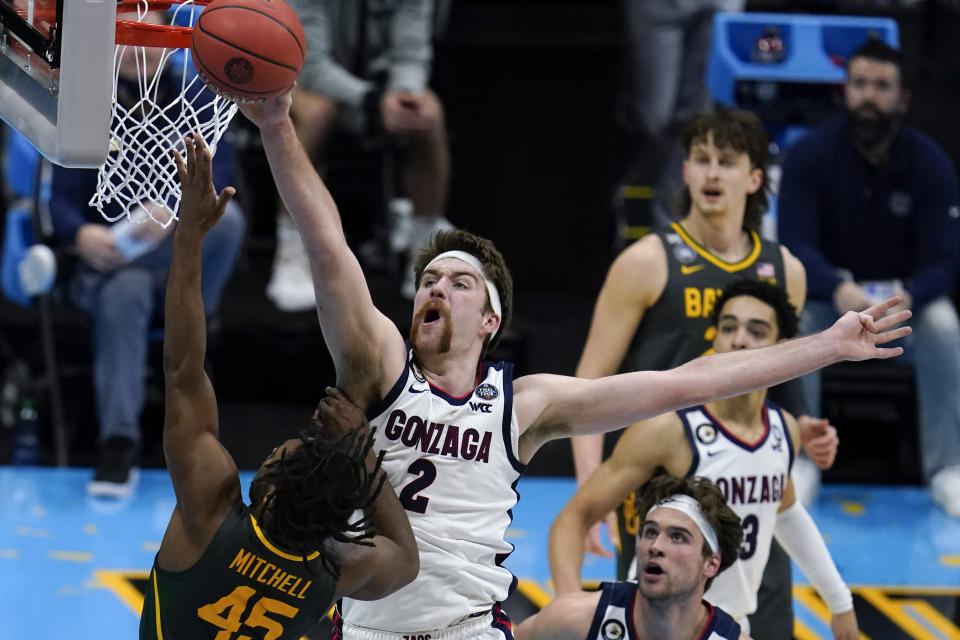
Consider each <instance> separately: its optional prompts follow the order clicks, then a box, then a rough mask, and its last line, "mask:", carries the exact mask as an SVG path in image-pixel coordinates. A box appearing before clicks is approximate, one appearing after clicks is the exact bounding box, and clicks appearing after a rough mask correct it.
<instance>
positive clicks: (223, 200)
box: [217, 187, 237, 215]
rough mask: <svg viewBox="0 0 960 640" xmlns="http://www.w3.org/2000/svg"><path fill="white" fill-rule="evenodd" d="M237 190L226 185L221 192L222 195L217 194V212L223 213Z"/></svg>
mask: <svg viewBox="0 0 960 640" xmlns="http://www.w3.org/2000/svg"><path fill="white" fill-rule="evenodd" d="M236 193H237V190H236V189H234V188H233V187H224V188H223V191H221V192H220V195H219V196H217V214H218V215H222V214H223V211H224V209H226V208H227V203H228V202H230V199H231V198H232V197H233V196H235V195H236Z"/></svg>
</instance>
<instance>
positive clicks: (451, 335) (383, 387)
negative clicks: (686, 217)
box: [241, 94, 910, 640]
mask: <svg viewBox="0 0 960 640" xmlns="http://www.w3.org/2000/svg"><path fill="white" fill-rule="evenodd" d="M290 101H291V98H290V95H289V94H286V95H284V96H281V97H279V98H277V99H274V100H267V101H265V102H264V103H260V104H244V105H241V110H242V111H243V112H244V114H245V115H246V116H247V117H248V118H249V119H250V120H251V121H252V122H254V123H255V124H256V125H257V126H258V127H259V129H260V134H261V140H262V141H263V146H264V150H265V152H266V155H267V158H268V161H269V163H270V167H271V171H272V173H273V177H274V180H275V182H276V183H277V187H278V189H279V191H280V194H281V196H282V198H283V201H284V205H285V206H286V208H287V210H288V211H290V213H291V215H292V217H293V220H294V221H295V223H296V225H297V227H298V230H299V232H300V235H301V237H302V238H303V239H304V244H305V246H306V249H307V253H308V256H309V259H310V263H311V271H312V276H313V283H314V289H315V293H316V299H317V313H318V315H319V319H320V326H321V329H322V331H323V335H324V339H325V341H326V344H327V347H328V348H329V350H330V352H331V355H332V357H333V361H334V363H335V365H336V369H337V384H338V386H340V387H341V388H342V389H344V391H345V393H346V394H347V395H348V396H349V397H350V398H351V399H353V400H354V401H355V402H357V404H358V405H359V406H361V407H362V408H364V409H365V411H366V412H367V415H369V416H371V419H370V424H371V426H374V427H376V428H377V431H376V433H375V435H374V448H375V449H376V450H377V451H385V452H386V455H385V457H384V470H385V471H386V472H387V475H388V478H389V480H390V482H391V483H392V484H393V485H394V487H395V489H396V490H397V491H398V492H399V496H400V502H401V504H403V505H404V507H405V509H406V510H407V514H408V516H409V518H410V522H411V527H412V529H413V531H414V535H415V536H416V538H417V544H418V548H419V551H420V566H421V570H420V574H419V576H418V577H417V579H416V580H414V581H413V582H412V583H410V584H409V585H407V586H406V587H403V588H402V589H400V590H398V591H397V592H396V593H394V594H393V595H391V596H388V597H387V598H385V599H383V600H382V601H380V602H377V603H366V602H362V601H359V600H357V599H353V598H345V599H344V600H343V607H342V615H341V616H340V617H339V620H338V627H339V634H340V635H342V637H343V638H345V639H346V640H353V639H354V638H364V639H365V640H379V639H383V640H400V638H401V637H402V636H409V635H413V634H416V635H418V636H419V635H427V634H429V635H430V637H431V639H432V640H442V639H444V638H454V637H456V638H458V639H461V638H491V639H493V638H504V637H507V638H509V637H510V636H511V632H510V628H509V624H508V621H507V619H506V616H505V614H504V613H503V611H502V609H501V607H500V605H499V603H500V602H502V601H503V600H504V599H506V597H507V596H508V595H509V593H510V591H511V588H512V586H513V584H514V581H515V579H514V577H513V576H512V574H511V573H510V571H509V570H508V569H507V568H506V567H504V566H503V565H504V562H505V560H506V559H507V555H508V554H509V553H510V551H511V549H512V547H511V545H510V544H509V543H507V542H506V541H505V540H504V534H505V532H506V528H507V526H508V524H509V522H510V509H512V508H513V506H514V505H515V504H516V502H517V499H518V496H517V492H516V490H515V487H516V483H517V481H518V480H519V477H520V474H521V473H522V471H523V469H524V468H525V465H526V464H528V463H529V461H530V460H531V459H532V457H533V456H534V455H535V454H536V452H537V450H538V449H539V448H540V447H541V446H542V445H543V444H544V443H546V442H548V441H550V440H553V439H556V438H564V437H570V436H572V435H580V434H586V433H599V432H604V431H609V430H612V429H617V428H621V427H624V426H626V425H628V424H632V423H633V422H637V421H639V420H641V419H643V418H646V417H651V416H654V415H657V414H659V413H663V412H664V411H670V410H675V409H679V408H682V407H686V406H690V405H692V404H698V403H702V402H708V401H710V400H713V399H719V398H723V397H727V396H732V395H738V394H742V393H746V392H748V391H751V390H754V389H758V388H762V387H766V386H769V385H771V384H777V383H779V382H782V381H784V380H787V379H790V378H793V377H796V376H798V375H802V374H803V373H805V372H807V371H810V370H813V369H816V368H819V367H822V366H826V365H828V364H831V363H833V362H836V361H838V360H845V359H855V360H858V359H864V358H877V357H880V358H883V357H892V356H896V355H898V354H899V353H900V352H901V349H900V348H899V347H887V346H884V345H886V344H888V343H889V342H890V341H891V340H895V339H897V338H899V337H902V336H904V335H907V334H908V333H909V332H910V329H909V327H901V326H899V325H900V324H901V323H903V322H904V321H905V320H906V319H907V318H908V317H909V314H908V313H897V314H892V315H890V316H887V317H884V314H885V313H886V312H887V311H888V310H889V309H890V308H891V307H892V306H893V305H895V304H896V300H895V299H891V300H887V301H885V302H883V303H881V304H878V305H876V306H874V307H871V308H870V309H869V310H867V311H865V312H863V313H860V314H857V313H851V314H848V315H847V316H846V317H844V318H842V319H841V320H840V321H838V322H837V323H836V324H835V325H834V326H833V327H831V328H830V329H828V330H827V331H824V332H822V333H820V334H817V335H814V336H809V337H805V338H798V339H796V340H791V341H787V342H784V343H782V344H778V345H774V346H770V347H767V348H764V349H757V350H754V351H750V352H745V351H739V352H734V353H725V354H718V355H713V356H708V357H705V358H701V359H698V360H695V361H693V362H690V363H687V364H685V365H683V366H681V367H678V368H676V369H672V370H669V371H638V372H632V373H627V374H622V375H617V376H610V377H607V378H600V379H596V380H585V379H578V378H573V377H567V376H557V375H544V374H540V375H529V376H524V377H521V378H518V379H516V380H515V379H514V378H513V369H512V366H511V365H510V364H509V363H502V362H501V363H493V362H487V361H484V359H483V358H484V357H485V355H486V354H487V353H489V352H490V351H491V350H492V349H494V348H495V347H496V343H497V338H498V337H499V336H502V335H503V333H504V331H505V330H506V328H507V327H508V325H509V321H510V316H511V314H512V309H513V296H512V289H513V285H512V278H511V275H510V272H509V270H508V269H507V266H506V264H505V262H504V260H503V257H502V256H501V255H500V253H499V252H498V251H497V250H496V248H495V247H494V246H493V244H492V243H491V242H490V241H489V240H486V239H483V238H480V237H478V236H475V235H473V234H470V233H467V232H465V231H450V232H441V233H438V234H436V236H434V238H433V240H432V241H431V242H430V243H428V245H427V246H426V247H425V248H424V250H423V251H422V252H421V253H420V254H419V256H418V259H417V261H416V265H415V276H416V282H417V291H416V297H415V298H414V308H413V314H412V328H411V333H410V336H409V344H407V343H405V340H404V338H403V336H402V335H401V334H400V332H399V331H398V330H397V328H396V326H395V325H394V324H393V323H392V322H391V321H390V320H389V319H388V318H387V317H386V316H385V315H383V314H382V313H381V312H380V311H379V310H378V309H377V308H376V306H374V304H373V300H372V298H371V296H370V292H369V289H368V288H367V285H366V282H365V279H364V274H363V271H362V269H361V268H360V264H359V262H358V261H357V259H356V256H354V254H353V253H352V251H351V250H350V248H349V246H348V245H347V242H346V239H345V237H344V234H343V229H342V226H341V222H340V216H339V212H338V210H337V207H336V204H335V202H334V200H333V198H332V197H331V195H330V193H329V192H328V191H327V189H326V187H325V185H324V184H323V181H322V180H321V179H320V177H319V176H318V174H317V173H316V171H315V170H314V168H313V166H312V164H311V162H310V160H309V158H308V157H307V155H306V153H305V152H304V150H303V148H302V147H301V145H300V143H299V142H298V139H297V136H296V132H295V130H294V128H293V123H292V122H291V120H290V117H289V113H288V112H289V107H290ZM388 434H392V437H390V436H389V435H388ZM428 436H429V437H428ZM338 637H339V636H338Z"/></svg>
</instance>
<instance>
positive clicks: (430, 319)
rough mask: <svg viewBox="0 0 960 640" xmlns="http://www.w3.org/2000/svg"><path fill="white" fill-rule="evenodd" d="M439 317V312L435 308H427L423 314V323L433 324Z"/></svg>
mask: <svg viewBox="0 0 960 640" xmlns="http://www.w3.org/2000/svg"><path fill="white" fill-rule="evenodd" d="M439 319H440V312H439V311H437V310H436V309H427V312H426V313H425V314H423V324H433V323H434V322H436V321H437V320H439Z"/></svg>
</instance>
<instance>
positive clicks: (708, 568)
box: [703, 553, 720, 578]
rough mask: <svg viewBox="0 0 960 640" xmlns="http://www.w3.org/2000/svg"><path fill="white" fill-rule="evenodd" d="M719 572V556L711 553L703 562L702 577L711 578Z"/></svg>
mask: <svg viewBox="0 0 960 640" xmlns="http://www.w3.org/2000/svg"><path fill="white" fill-rule="evenodd" d="M719 572H720V554H719V553H711V554H710V557H709V558H705V559H704V561H703V575H704V576H706V577H707V578H712V577H714V576H715V575H717V573H719Z"/></svg>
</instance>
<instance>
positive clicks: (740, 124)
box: [680, 107, 770, 231]
mask: <svg viewBox="0 0 960 640" xmlns="http://www.w3.org/2000/svg"><path fill="white" fill-rule="evenodd" d="M711 133H712V134H713V144H714V145H716V147H717V148H723V147H728V148H730V149H733V150H734V151H737V152H740V153H746V154H747V157H748V158H750V167H751V169H760V170H761V171H762V172H763V182H762V183H761V185H760V188H759V189H757V190H756V192H755V193H751V194H749V195H747V204H746V206H745V207H744V212H743V228H744V229H745V230H747V231H759V229H760V222H761V221H762V219H763V214H764V213H766V211H767V207H768V206H769V202H768V200H767V191H768V190H769V188H770V184H769V180H768V179H767V165H768V164H769V163H770V148H769V147H770V139H769V137H768V136H767V132H766V131H765V130H764V129H763V124H762V123H761V122H760V118H758V117H757V116H756V115H754V114H753V113H751V112H749V111H738V110H733V109H725V108H724V107H717V108H716V109H715V110H714V111H710V112H708V113H704V114H701V115H699V116H697V117H696V118H694V120H693V121H692V122H690V124H688V125H687V126H686V127H685V128H684V130H683V148H684V150H685V151H686V152H687V155H688V156H689V155H690V150H691V149H692V148H693V145H694V144H697V143H700V142H706V141H707V135H708V134H711ZM692 202H693V201H692V199H691V198H690V192H689V191H688V190H687V189H683V191H682V192H681V194H680V216H681V217H684V216H686V215H687V213H688V212H689V211H690V206H691V204H692Z"/></svg>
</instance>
